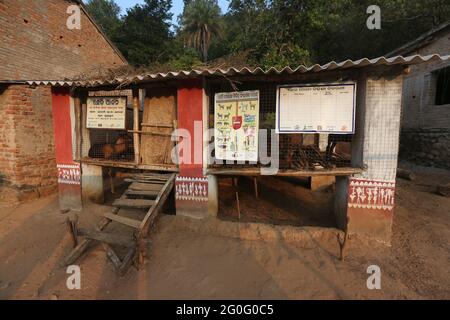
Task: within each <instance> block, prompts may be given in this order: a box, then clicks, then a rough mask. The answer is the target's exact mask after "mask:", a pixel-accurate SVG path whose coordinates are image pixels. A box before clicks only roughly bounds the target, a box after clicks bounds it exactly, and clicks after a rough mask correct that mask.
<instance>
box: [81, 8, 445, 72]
mask: <svg viewBox="0 0 450 320" xmlns="http://www.w3.org/2000/svg"><path fill="white" fill-rule="evenodd" d="M184 4H185V8H184V10H183V13H182V14H181V15H180V17H179V18H178V24H179V25H178V26H172V25H171V18H172V14H171V13H170V9H171V5H172V2H171V0H145V4H143V5H136V6H135V7H133V8H130V9H128V10H127V12H126V14H124V15H123V16H120V15H119V11H118V10H117V8H118V7H117V5H116V3H115V2H114V0H89V1H88V3H87V8H88V10H89V11H90V12H91V14H92V16H93V17H94V18H95V19H96V20H97V21H98V22H99V24H100V25H101V27H102V28H104V30H105V32H106V33H107V34H108V35H109V36H110V38H111V39H112V40H113V41H114V42H115V43H116V44H117V46H118V47H119V49H120V50H121V51H122V52H123V54H124V55H125V57H126V58H127V59H128V61H129V62H130V63H132V64H134V65H150V64H155V63H156V64H168V65H170V66H171V67H177V68H190V67H192V66H194V65H197V64H199V63H200V60H203V61H206V60H208V61H211V60H215V59H219V58H221V59H225V60H226V57H229V56H242V57H243V59H244V60H245V63H247V64H248V65H253V66H262V67H266V68H268V67H271V66H277V67H284V66H292V67H296V66H298V65H300V64H311V63H325V62H328V61H331V60H336V61H341V60H345V59H358V58H362V57H369V58H372V57H376V56H381V55H385V54H386V53H387V52H389V51H391V50H393V49H395V48H397V47H399V46H401V45H403V44H404V43H406V42H408V41H410V40H412V39H414V38H416V37H418V36H419V35H421V34H422V33H424V32H426V31H428V30H430V29H431V28H433V27H435V26H437V25H439V24H441V23H443V22H445V21H447V20H448V19H449V18H448V17H450V2H449V1H448V0H428V1H422V0H378V1H377V5H378V6H379V7H380V8H381V29H380V30H369V29H368V28H367V26H366V20H367V18H368V17H369V15H368V14H367V12H366V11H367V8H368V7H369V6H370V5H372V4H373V1H371V0H229V7H228V11H227V12H225V13H221V11H220V8H219V7H218V5H217V1H216V0H184Z"/></svg>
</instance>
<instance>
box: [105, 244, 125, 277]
mask: <svg viewBox="0 0 450 320" xmlns="http://www.w3.org/2000/svg"><path fill="white" fill-rule="evenodd" d="M102 247H103V249H105V252H106V256H107V257H108V258H109V260H111V262H112V263H113V265H114V268H115V269H116V270H117V271H119V270H120V267H121V265H122V261H120V258H119V257H118V256H117V254H116V253H115V252H114V250H113V249H112V248H111V246H110V245H109V244H107V243H102Z"/></svg>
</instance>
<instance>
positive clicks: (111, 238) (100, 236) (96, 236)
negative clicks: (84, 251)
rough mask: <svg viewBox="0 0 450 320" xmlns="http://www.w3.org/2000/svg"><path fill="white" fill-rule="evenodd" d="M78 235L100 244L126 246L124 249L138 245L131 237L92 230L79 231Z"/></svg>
mask: <svg viewBox="0 0 450 320" xmlns="http://www.w3.org/2000/svg"><path fill="white" fill-rule="evenodd" d="M116 217H117V216H116ZM108 219H109V217H108ZM78 234H79V235H80V236H81V237H85V238H88V239H93V240H97V241H100V242H105V243H108V244H116V245H120V246H124V247H131V246H135V245H136V242H135V241H134V240H133V239H131V238H130V237H127V236H122V235H118V234H113V233H107V232H104V231H91V230H87V229H79V230H78Z"/></svg>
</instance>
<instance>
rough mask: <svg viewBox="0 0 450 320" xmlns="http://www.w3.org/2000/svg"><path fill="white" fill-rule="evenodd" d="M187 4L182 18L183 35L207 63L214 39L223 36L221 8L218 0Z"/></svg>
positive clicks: (196, 0)
mask: <svg viewBox="0 0 450 320" xmlns="http://www.w3.org/2000/svg"><path fill="white" fill-rule="evenodd" d="M186 3H187V4H186V7H185V9H184V13H183V16H182V17H181V18H180V25H181V33H182V35H184V36H185V37H186V40H187V43H188V44H189V45H191V46H192V47H193V48H195V49H196V50H197V51H198V52H199V53H200V55H201V57H202V60H203V61H204V62H206V61H207V60H208V50H209V47H210V45H211V40H212V37H220V35H221V31H222V26H221V11H220V7H219V5H218V4H217V0H192V1H188V2H186Z"/></svg>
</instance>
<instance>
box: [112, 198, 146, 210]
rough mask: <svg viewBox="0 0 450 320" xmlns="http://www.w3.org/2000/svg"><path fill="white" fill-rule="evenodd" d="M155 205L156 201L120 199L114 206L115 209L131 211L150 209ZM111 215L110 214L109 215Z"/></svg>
mask: <svg viewBox="0 0 450 320" xmlns="http://www.w3.org/2000/svg"><path fill="white" fill-rule="evenodd" d="M154 204H155V200H148V199H127V198H125V197H122V198H119V199H117V200H115V201H114V203H113V204H112V205H113V207H118V208H130V209H148V208H150V207H151V206H153V205H154ZM108 214H109V213H108Z"/></svg>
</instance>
